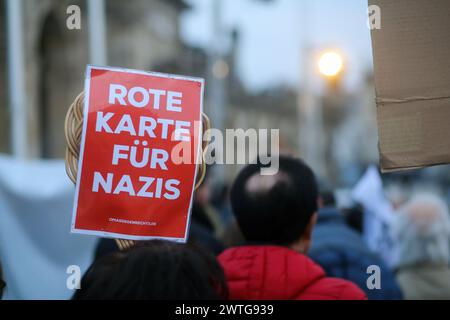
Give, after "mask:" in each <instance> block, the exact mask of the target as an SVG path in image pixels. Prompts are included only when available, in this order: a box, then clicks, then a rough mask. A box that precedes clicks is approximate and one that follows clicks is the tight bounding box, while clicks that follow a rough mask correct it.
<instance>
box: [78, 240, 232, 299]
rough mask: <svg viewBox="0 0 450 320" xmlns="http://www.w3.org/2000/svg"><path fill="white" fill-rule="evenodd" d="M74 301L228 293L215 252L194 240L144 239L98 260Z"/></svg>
mask: <svg viewBox="0 0 450 320" xmlns="http://www.w3.org/2000/svg"><path fill="white" fill-rule="evenodd" d="M80 287H81V288H80V289H79V290H77V291H76V292H75V294H74V296H73V298H72V299H73V300H103V299H105V300H186V299H189V300H192V299H193V300H217V299H226V298H227V296H228V289H227V284H226V281H225V276H224V273H223V271H222V269H221V267H220V265H219V264H218V262H217V260H216V259H215V257H214V256H213V255H211V254H209V253H207V252H206V251H204V250H202V249H200V248H197V247H195V246H192V245H185V244H177V243H173V242H168V241H147V242H142V243H139V244H137V245H136V247H133V248H131V249H129V250H127V251H120V252H114V253H111V254H108V255H105V256H103V257H101V258H100V259H98V260H96V261H95V262H94V263H93V264H92V265H91V267H90V268H89V269H88V270H87V271H86V273H85V274H84V276H83V278H82V280H81V284H80Z"/></svg>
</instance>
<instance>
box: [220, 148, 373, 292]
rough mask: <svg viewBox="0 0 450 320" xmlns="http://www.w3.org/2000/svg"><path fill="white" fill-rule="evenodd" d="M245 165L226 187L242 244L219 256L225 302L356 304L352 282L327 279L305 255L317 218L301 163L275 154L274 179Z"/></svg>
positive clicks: (309, 176) (311, 184)
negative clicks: (226, 291) (227, 299)
mask: <svg viewBox="0 0 450 320" xmlns="http://www.w3.org/2000/svg"><path fill="white" fill-rule="evenodd" d="M269 165H270V164H268V165H263V164H261V163H258V164H250V165H248V166H246V167H245V168H244V169H243V170H242V171H241V172H240V173H239V175H238V177H237V178H236V180H235V182H234V183H233V186H232V189H231V205H232V209H233V212H234V214H235V216H236V220H237V223H238V225H239V228H240V230H241V232H242V234H243V236H244V238H245V240H246V241H247V245H245V246H240V247H235V248H231V249H228V250H226V251H225V252H223V253H222V254H221V255H220V256H219V261H220V263H221V264H222V267H223V269H224V271H225V275H226V278H227V282H228V286H229V292H230V298H231V299H244V300H247V299H250V300H258V299H284V300H303V299H305V300H359V299H365V298H366V295H365V294H364V292H363V291H362V290H361V289H359V288H358V287H357V286H356V285H355V284H353V283H351V282H349V281H346V280H342V279H335V278H328V277H326V275H325V272H324V271H323V269H322V268H321V267H320V266H318V265H317V264H315V263H314V262H313V261H312V260H311V259H310V258H308V257H307V256H306V254H307V252H308V249H309V247H310V245H311V236H312V231H313V228H314V225H315V222H316V218H317V202H318V198H319V195H318V188H317V183H316V180H315V176H314V173H313V172H312V170H311V169H310V168H309V167H308V166H307V165H306V164H304V163H303V162H302V161H301V160H299V159H295V158H292V157H287V156H280V159H279V171H278V173H276V174H275V175H268V176H265V175H261V169H262V168H264V167H268V166H269Z"/></svg>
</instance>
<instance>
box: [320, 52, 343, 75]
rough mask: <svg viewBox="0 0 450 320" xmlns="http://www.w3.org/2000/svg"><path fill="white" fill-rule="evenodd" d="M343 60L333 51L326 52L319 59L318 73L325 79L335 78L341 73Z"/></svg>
mask: <svg viewBox="0 0 450 320" xmlns="http://www.w3.org/2000/svg"><path fill="white" fill-rule="evenodd" d="M343 67H344V59H343V58H342V56H341V55H340V54H339V53H337V52H335V51H327V52H325V53H323V54H322V55H321V56H320V58H319V71H320V73H321V74H322V75H324V76H325V77H330V78H331V77H335V76H337V75H338V74H339V73H341V71H342V69H343Z"/></svg>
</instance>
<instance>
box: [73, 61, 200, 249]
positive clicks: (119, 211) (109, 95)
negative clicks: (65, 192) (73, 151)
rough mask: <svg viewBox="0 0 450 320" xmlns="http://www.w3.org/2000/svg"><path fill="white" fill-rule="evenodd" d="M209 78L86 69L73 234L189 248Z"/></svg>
mask: <svg viewBox="0 0 450 320" xmlns="http://www.w3.org/2000/svg"><path fill="white" fill-rule="evenodd" d="M203 87H204V81H203V79H198V78H190V77H182V76H175V75H166V74H159V73H148V72H142V71H137V70H128V69H120V68H109V67H107V68H106V67H105V68H103V67H94V66H88V67H87V72H86V82H85V95H86V96H85V106H84V118H83V133H82V141H81V149H80V158H79V163H78V177H77V185H76V194H75V203H74V210H73V216H72V226H71V231H72V232H75V233H84V234H91V235H99V236H106V237H117V238H123V239H132V240H145V239H153V238H161V239H171V240H175V241H181V242H184V241H186V236H187V230H188V226H189V212H190V207H191V203H192V195H193V191H194V183H195V175H196V169H197V166H196V162H197V161H195V160H196V159H198V155H199V148H200V147H201V130H202V129H201V114H202V102H203Z"/></svg>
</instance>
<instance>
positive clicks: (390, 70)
mask: <svg viewBox="0 0 450 320" xmlns="http://www.w3.org/2000/svg"><path fill="white" fill-rule="evenodd" d="M369 5H377V6H379V7H380V9H381V29H379V30H377V29H374V30H372V31H371V33H372V47H373V57H374V72H375V87H376V99H377V114H378V132H379V151H380V165H381V169H382V171H395V170H404V169H413V168H417V167H425V166H431V165H438V164H447V163H450V1H449V0H369Z"/></svg>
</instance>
